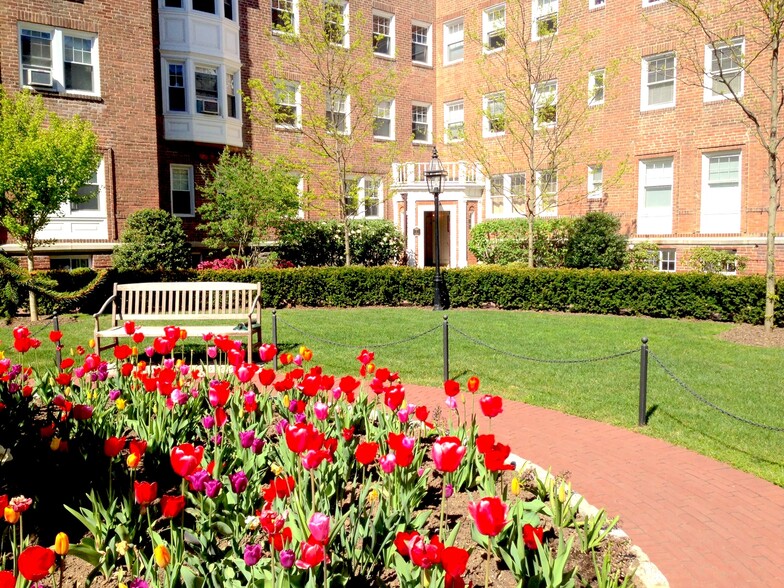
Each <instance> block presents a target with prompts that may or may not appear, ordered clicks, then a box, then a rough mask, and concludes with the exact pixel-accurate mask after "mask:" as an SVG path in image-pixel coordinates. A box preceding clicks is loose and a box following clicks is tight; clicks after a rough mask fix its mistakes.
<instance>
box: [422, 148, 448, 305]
mask: <svg viewBox="0 0 784 588" xmlns="http://www.w3.org/2000/svg"><path fill="white" fill-rule="evenodd" d="M445 177H446V171H444V166H443V165H441V160H440V159H438V150H437V149H436V147H435V145H434V146H433V158H432V159H431V160H430V167H429V168H428V169H427V170H426V171H425V180H426V181H427V191H428V192H430V193H431V194H432V195H433V199H434V200H435V205H436V211H435V224H436V227H435V229H436V234H435V239H436V259H435V261H436V276H435V278H434V279H433V289H434V294H433V310H444V306H445V305H444V296H443V286H444V285H443V280H442V278H441V235H440V232H439V225H440V224H441V223H440V222H439V221H440V214H439V212H440V211H439V206H438V195H439V194H441V192H442V190H443V188H444V178H445Z"/></svg>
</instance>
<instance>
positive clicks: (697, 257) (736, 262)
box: [685, 247, 748, 274]
mask: <svg viewBox="0 0 784 588" xmlns="http://www.w3.org/2000/svg"><path fill="white" fill-rule="evenodd" d="M747 261H748V260H747V259H746V258H745V257H743V256H742V255H738V254H737V253H735V252H733V251H727V250H724V249H711V248H710V247H696V248H695V249H692V250H691V251H690V252H689V254H688V257H687V258H686V260H685V265H686V267H688V268H690V269H693V270H695V271H698V272H704V273H708V274H720V273H735V272H738V271H743V270H744V269H745V267H746V262H747Z"/></svg>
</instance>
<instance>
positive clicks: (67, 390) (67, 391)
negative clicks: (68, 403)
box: [63, 386, 73, 396]
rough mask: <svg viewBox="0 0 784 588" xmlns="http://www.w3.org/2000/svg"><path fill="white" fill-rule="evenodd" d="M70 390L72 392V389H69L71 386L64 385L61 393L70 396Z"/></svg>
mask: <svg viewBox="0 0 784 588" xmlns="http://www.w3.org/2000/svg"><path fill="white" fill-rule="evenodd" d="M71 392H73V390H72V389H71V387H70V386H66V387H65V390H63V393H64V394H65V395H66V396H70V395H71Z"/></svg>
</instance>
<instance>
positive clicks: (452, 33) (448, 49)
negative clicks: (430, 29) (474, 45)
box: [444, 18, 463, 64]
mask: <svg viewBox="0 0 784 588" xmlns="http://www.w3.org/2000/svg"><path fill="white" fill-rule="evenodd" d="M462 59H463V19H462V18H460V19H458V20H453V21H452V22H448V23H446V24H444V64H447V63H454V62H456V61H462Z"/></svg>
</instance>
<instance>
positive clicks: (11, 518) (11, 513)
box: [3, 506, 21, 525]
mask: <svg viewBox="0 0 784 588" xmlns="http://www.w3.org/2000/svg"><path fill="white" fill-rule="evenodd" d="M20 516H21V515H20V514H19V513H18V512H16V511H15V510H14V509H13V507H11V506H6V507H5V510H3V518H4V519H5V522H6V523H8V524H9V525H13V524H14V523H16V522H17V521H18V520H19V517H20Z"/></svg>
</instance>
